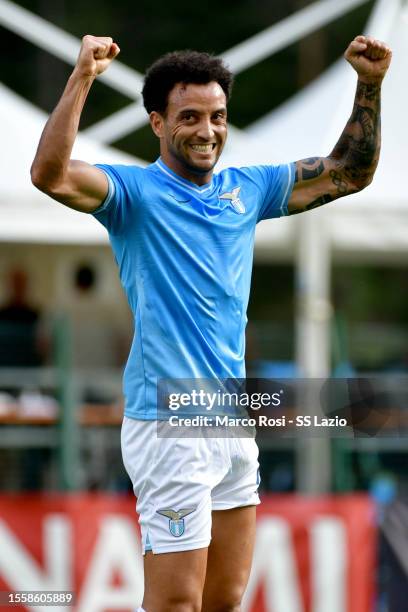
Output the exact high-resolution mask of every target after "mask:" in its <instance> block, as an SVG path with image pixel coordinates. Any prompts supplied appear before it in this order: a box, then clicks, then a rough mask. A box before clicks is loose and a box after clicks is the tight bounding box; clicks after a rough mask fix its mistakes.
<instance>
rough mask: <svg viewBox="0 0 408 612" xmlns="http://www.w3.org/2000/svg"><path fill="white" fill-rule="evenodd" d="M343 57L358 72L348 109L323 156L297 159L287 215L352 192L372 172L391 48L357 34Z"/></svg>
mask: <svg viewBox="0 0 408 612" xmlns="http://www.w3.org/2000/svg"><path fill="white" fill-rule="evenodd" d="M344 57H345V59H346V60H347V61H348V62H349V63H350V64H351V65H352V67H353V68H354V69H355V71H356V72H357V74H358V83H357V92H356V97H355V101H354V107H353V112H352V114H351V117H350V119H349V120H348V122H347V124H346V127H345V128H344V131H343V133H342V135H341V137H340V140H339V141H338V143H337V144H336V146H335V147H334V149H333V151H332V152H331V153H330V155H329V156H328V157H311V158H309V159H302V160H300V161H297V162H296V176H295V183H294V186H293V192H292V195H291V197H290V199H289V203H288V208H289V214H290V215H293V214H297V213H300V212H305V211H307V210H311V209H312V208H317V207H318V206H322V205H323V204H326V203H328V202H332V201H333V200H336V199H337V198H341V197H343V196H346V195H349V194H351V193H356V192H357V191H360V190H361V189H364V187H367V185H369V184H370V183H371V181H372V178H373V176H374V172H375V169H376V167H377V164H378V159H379V154H380V145H381V133H380V125H381V122H380V95H381V83H382V80H383V78H384V76H385V74H386V72H387V70H388V67H389V65H390V62H391V50H390V49H389V47H387V45H385V44H384V43H382V42H379V41H377V40H374V39H373V38H368V37H365V36H357V38H355V39H354V40H353V41H352V42H351V43H350V45H349V46H348V48H347V50H346V52H345V54H344Z"/></svg>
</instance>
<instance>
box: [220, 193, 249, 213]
mask: <svg viewBox="0 0 408 612" xmlns="http://www.w3.org/2000/svg"><path fill="white" fill-rule="evenodd" d="M240 191H241V187H235V188H234V189H233V190H232V191H231V192H227V193H223V194H221V195H220V200H231V205H232V207H233V208H234V210H236V212H237V213H239V214H241V215H243V214H244V212H245V205H244V203H243V202H242V201H241V200H240V199H239V192H240Z"/></svg>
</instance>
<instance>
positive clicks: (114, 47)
mask: <svg viewBox="0 0 408 612" xmlns="http://www.w3.org/2000/svg"><path fill="white" fill-rule="evenodd" d="M119 53H120V48H119V45H117V44H116V43H115V42H114V43H112V44H111V47H110V49H109V53H108V59H111V60H112V59H114V58H115V57H116V56H117V55H119Z"/></svg>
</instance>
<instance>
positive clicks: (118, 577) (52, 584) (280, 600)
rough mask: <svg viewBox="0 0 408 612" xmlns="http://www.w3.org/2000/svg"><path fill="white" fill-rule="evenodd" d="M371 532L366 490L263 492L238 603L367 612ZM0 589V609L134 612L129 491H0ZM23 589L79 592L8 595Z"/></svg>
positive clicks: (135, 561) (138, 579)
mask: <svg viewBox="0 0 408 612" xmlns="http://www.w3.org/2000/svg"><path fill="white" fill-rule="evenodd" d="M376 537H377V529H376V524H375V516H374V508H373V505H372V503H371V501H370V500H369V499H368V498H367V497H366V496H362V495H350V496H342V497H337V496H327V497H319V498H306V497H301V496H296V495H285V496H272V495H271V496H267V497H264V499H263V503H262V504H261V506H260V507H259V510H258V528H257V540H256V546H255V554H254V561H253V568H252V573H251V578H250V581H249V585H248V589H247V593H246V596H245V601H244V605H243V610H244V611H248V612H249V611H251V612H371V610H372V608H373V605H372V602H373V599H374V594H375V570H376ZM0 591H1V592H2V593H1V596H2V599H1V602H2V603H1V605H0V612H3V611H4V612H6V611H7V612H17V611H27V610H28V611H31V610H32V611H33V612H49V611H50V610H54V611H55V610H59V611H60V612H64V611H65V612H133V611H134V610H135V609H136V608H137V606H138V605H140V602H141V598H142V594H143V564H142V556H141V551H140V543H139V538H138V528H137V520H136V516H135V501H134V499H133V498H132V497H127V496H124V497H122V496H119V495H117V496H109V495H88V494H76V495H55V496H54V495H43V496H38V495H36V496H34V495H15V496H14V495H2V496H0ZM20 591H36V592H37V593H38V594H43V593H46V592H65V591H74V592H75V597H76V600H75V604H74V605H72V606H61V604H59V605H58V603H57V601H56V600H55V604H56V605H55V606H54V605H53V606H52V607H50V606H49V605H48V606H46V605H45V604H44V603H43V604H42V605H41V600H40V601H38V600H37V603H35V604H34V602H33V603H32V605H31V606H30V605H29V604H27V605H24V606H23V605H18V606H11V605H9V604H7V602H5V599H4V598H5V597H6V593H8V592H10V593H14V592H17V593H18V592H20ZM43 601H44V597H43Z"/></svg>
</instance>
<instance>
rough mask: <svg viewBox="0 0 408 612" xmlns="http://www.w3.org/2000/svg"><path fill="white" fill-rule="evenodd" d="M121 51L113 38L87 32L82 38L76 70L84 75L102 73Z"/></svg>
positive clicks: (92, 75) (94, 75)
mask: <svg viewBox="0 0 408 612" xmlns="http://www.w3.org/2000/svg"><path fill="white" fill-rule="evenodd" d="M119 52H120V49H119V47H118V45H117V44H116V43H114V42H113V40H112V38H109V37H108V36H92V35H91V34H87V35H86V36H84V37H83V39H82V45H81V49H80V51H79V56H78V59H77V63H76V70H77V71H78V72H79V73H80V74H81V75H83V76H91V77H96V76H98V74H102V72H104V71H105V70H106V69H107V67H108V66H109V64H110V63H111V61H112V60H113V59H115V57H116V56H117V55H118V53H119Z"/></svg>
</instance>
